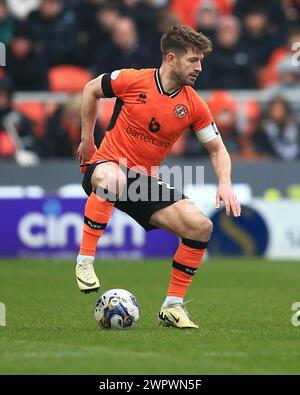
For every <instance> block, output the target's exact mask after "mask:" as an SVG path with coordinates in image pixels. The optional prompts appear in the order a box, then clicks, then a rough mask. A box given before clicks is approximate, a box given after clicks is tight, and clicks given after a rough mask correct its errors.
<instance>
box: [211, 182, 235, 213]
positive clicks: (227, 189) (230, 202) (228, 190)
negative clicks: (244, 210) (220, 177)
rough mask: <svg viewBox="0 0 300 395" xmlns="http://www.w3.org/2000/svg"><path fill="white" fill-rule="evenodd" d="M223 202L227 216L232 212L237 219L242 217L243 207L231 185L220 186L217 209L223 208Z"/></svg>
mask: <svg viewBox="0 0 300 395" xmlns="http://www.w3.org/2000/svg"><path fill="white" fill-rule="evenodd" d="M221 202H223V203H224V206H225V210H226V214H227V215H230V212H232V214H233V215H234V216H235V217H239V216H240V215H241V205H240V203H239V201H238V200H237V197H236V196H235V193H234V192H233V189H232V186H231V184H230V183H226V184H219V186H218V190H217V195H216V208H220V207H221Z"/></svg>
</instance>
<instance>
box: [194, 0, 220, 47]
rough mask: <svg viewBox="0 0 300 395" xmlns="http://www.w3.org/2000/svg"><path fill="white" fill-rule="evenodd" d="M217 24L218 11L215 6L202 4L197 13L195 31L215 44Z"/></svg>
mask: <svg viewBox="0 0 300 395" xmlns="http://www.w3.org/2000/svg"><path fill="white" fill-rule="evenodd" d="M218 22H219V11H218V8H217V7H216V5H215V4H214V3H210V2H204V3H203V4H202V5H201V7H199V10H198V12H197V30H198V31H199V32H201V33H203V34H205V35H206V36H207V37H209V38H210V39H211V40H212V42H213V43H215V40H216V32H217V27H218Z"/></svg>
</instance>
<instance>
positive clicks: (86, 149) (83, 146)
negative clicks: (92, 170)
mask: <svg viewBox="0 0 300 395" xmlns="http://www.w3.org/2000/svg"><path fill="white" fill-rule="evenodd" d="M96 150H97V147H96V146H95V143H94V140H93V139H89V140H82V141H81V143H80V144H79V147H78V150H77V157H78V160H79V162H80V164H81V165H83V164H85V163H86V162H88V161H89V160H90V159H91V157H92V156H93V154H94V152H95V151H96Z"/></svg>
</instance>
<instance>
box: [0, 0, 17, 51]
mask: <svg viewBox="0 0 300 395" xmlns="http://www.w3.org/2000/svg"><path fill="white" fill-rule="evenodd" d="M13 31H14V21H13V19H12V18H11V17H10V16H9V13H8V9H7V5H6V1H5V0H0V42H2V43H3V44H5V45H7V44H8V43H9V41H10V39H11V37H12V35H13Z"/></svg>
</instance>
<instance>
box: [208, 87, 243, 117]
mask: <svg viewBox="0 0 300 395" xmlns="http://www.w3.org/2000/svg"><path fill="white" fill-rule="evenodd" d="M207 104H208V107H209V108H210V111H211V113H212V115H213V116H216V114H218V113H219V111H220V110H223V109H227V110H230V111H232V112H233V113H234V114H236V111H237V104H236V101H235V100H234V98H233V97H232V96H231V95H230V94H229V93H228V92H225V91H214V92H213V93H212V94H211V95H210V97H209V98H208V101H207Z"/></svg>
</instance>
